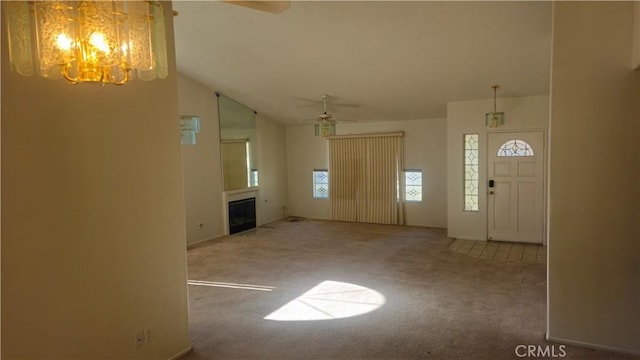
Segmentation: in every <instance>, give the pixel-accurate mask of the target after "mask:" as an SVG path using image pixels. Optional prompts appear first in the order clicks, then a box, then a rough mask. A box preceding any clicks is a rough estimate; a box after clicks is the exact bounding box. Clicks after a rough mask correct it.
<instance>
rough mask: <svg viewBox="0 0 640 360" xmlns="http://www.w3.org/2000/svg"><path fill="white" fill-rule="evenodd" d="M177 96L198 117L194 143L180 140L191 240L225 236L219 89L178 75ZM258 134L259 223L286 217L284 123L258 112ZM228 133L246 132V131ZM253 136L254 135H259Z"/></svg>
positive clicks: (243, 135) (182, 108)
mask: <svg viewBox="0 0 640 360" xmlns="http://www.w3.org/2000/svg"><path fill="white" fill-rule="evenodd" d="M178 98H179V108H180V114H183V115H196V116H199V117H200V133H198V134H197V135H196V137H197V139H196V145H182V159H183V170H184V174H183V176H184V184H185V210H186V224H187V244H188V245H192V244H196V243H198V242H202V241H207V240H210V239H214V238H217V237H220V236H223V235H224V227H223V226H226V225H225V224H223V219H224V214H223V212H222V211H223V205H222V191H223V188H222V162H221V157H220V122H219V117H218V102H217V99H216V95H215V90H213V89H210V88H208V87H206V86H205V85H202V84H200V83H198V82H197V81H195V80H193V79H191V78H189V77H186V76H184V75H182V74H180V75H178ZM254 133H255V134H257V141H254V143H257V147H256V151H257V157H258V162H257V163H258V178H259V179H258V182H259V187H260V203H259V204H258V205H257V206H256V208H257V211H258V220H259V221H260V223H259V224H258V225H262V224H264V223H267V222H271V221H274V220H277V219H281V218H282V217H283V211H284V210H283V209H284V206H285V204H286V198H287V194H286V188H287V171H286V161H285V159H286V156H287V155H286V141H285V128H284V126H282V125H280V124H278V123H276V122H274V121H272V120H270V119H268V118H266V117H264V116H262V115H260V114H258V115H257V117H256V131H255V132H254ZM228 135H229V136H230V137H234V136H235V137H238V138H247V137H248V136H247V132H246V131H235V132H233V133H229V134H228ZM250 136H251V138H252V139H254V140H255V136H256V135H250ZM199 224H203V226H202V227H200V225H199Z"/></svg>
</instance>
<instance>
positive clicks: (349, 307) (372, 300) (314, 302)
mask: <svg viewBox="0 0 640 360" xmlns="http://www.w3.org/2000/svg"><path fill="white" fill-rule="evenodd" d="M385 302H386V298H385V297H384V295H382V294H381V293H379V292H377V291H375V290H373V289H369V288H367V287H364V286H360V285H355V284H349V283H345V282H340V281H329V280H326V281H323V282H321V283H320V284H318V285H317V286H315V287H314V288H312V289H311V290H309V291H307V292H306V293H304V294H302V295H300V296H299V297H297V298H295V299H293V300H292V301H290V302H288V303H287V304H285V305H284V306H282V307H281V308H279V309H278V310H276V311H274V312H272V313H271V314H269V315H267V316H266V317H265V318H264V319H265V320H275V321H311V320H333V319H342V318H348V317H352V316H358V315H362V314H366V313H369V312H372V311H374V310H376V309H378V308H379V307H381V306H382V305H384V303H385Z"/></svg>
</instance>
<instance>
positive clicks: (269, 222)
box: [257, 216, 285, 227]
mask: <svg viewBox="0 0 640 360" xmlns="http://www.w3.org/2000/svg"><path fill="white" fill-rule="evenodd" d="M284 219H285V217H284V216H282V217H279V218H275V219H272V220H267V221H264V222H262V223H260V224H259V225H258V226H257V227H260V226H263V225H267V224H271V223H273V222H276V221H280V220H284Z"/></svg>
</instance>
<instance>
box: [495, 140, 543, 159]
mask: <svg viewBox="0 0 640 360" xmlns="http://www.w3.org/2000/svg"><path fill="white" fill-rule="evenodd" d="M533 155H534V154H533V149H532V148H531V145H529V144H528V143H527V142H526V141H522V140H516V139H514V140H509V141H507V142H506V143H504V144H502V145H501V146H500V148H499V149H498V155H497V156H499V157H503V156H533Z"/></svg>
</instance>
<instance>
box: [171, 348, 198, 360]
mask: <svg viewBox="0 0 640 360" xmlns="http://www.w3.org/2000/svg"><path fill="white" fill-rule="evenodd" d="M192 351H193V347H192V346H191V345H189V347H188V348H186V349H184V350H182V351H180V352H178V353H177V354H175V355H173V356H172V357H170V358H168V359H167V360H178V359H180V358H182V357H184V356H185V355H187V354H188V353H190V352H192Z"/></svg>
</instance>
